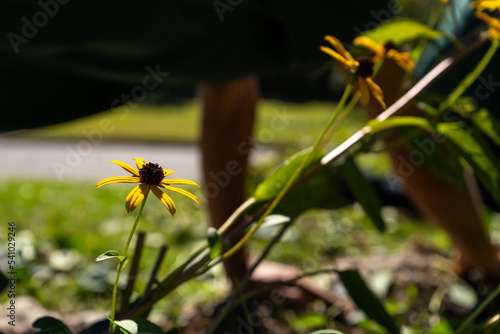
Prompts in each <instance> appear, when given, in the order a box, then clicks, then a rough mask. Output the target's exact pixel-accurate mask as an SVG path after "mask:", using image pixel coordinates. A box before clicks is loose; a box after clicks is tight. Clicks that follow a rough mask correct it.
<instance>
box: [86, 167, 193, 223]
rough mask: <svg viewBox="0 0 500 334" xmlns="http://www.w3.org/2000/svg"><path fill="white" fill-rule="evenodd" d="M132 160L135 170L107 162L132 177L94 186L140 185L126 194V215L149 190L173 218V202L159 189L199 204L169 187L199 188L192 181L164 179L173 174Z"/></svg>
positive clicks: (188, 195)
mask: <svg viewBox="0 0 500 334" xmlns="http://www.w3.org/2000/svg"><path fill="white" fill-rule="evenodd" d="M133 160H135V162H136V165H137V169H135V168H134V167H132V166H130V165H128V164H126V163H124V162H121V161H116V160H113V161H109V162H112V163H115V164H117V165H118V166H120V167H122V168H123V169H125V170H126V171H127V172H129V173H130V174H132V175H133V176H113V177H108V178H106V179H104V180H101V181H100V182H98V183H97V184H96V185H95V189H97V188H100V187H102V186H106V185H108V184H112V183H140V184H139V185H138V186H136V187H135V188H134V189H132V191H131V192H130V193H129V194H128V196H127V198H126V199H125V209H126V210H127V213H130V212H132V211H134V210H135V209H136V208H137V207H138V206H139V204H141V202H142V200H143V199H144V197H145V196H146V194H147V193H148V192H149V190H151V191H152V192H153V194H155V196H156V197H158V199H159V200H160V201H161V202H162V203H163V205H165V207H166V208H167V209H168V211H170V213H171V214H172V216H173V215H174V214H175V211H176V210H175V204H174V201H173V200H172V199H171V198H170V196H168V195H167V194H166V193H165V192H163V191H162V190H160V189H159V187H161V188H164V189H167V190H171V191H174V192H177V193H179V194H182V195H184V196H187V197H189V198H191V199H192V200H193V201H195V202H196V203H198V204H200V201H199V200H198V198H197V197H196V196H194V195H193V194H191V193H190V192H188V191H186V190H184V189H179V188H176V187H171V186H170V185H171V184H175V185H178V184H179V185H180V184H189V185H194V186H197V187H200V186H199V185H197V184H196V183H194V182H193V181H189V180H184V179H165V177H167V176H169V175H170V174H172V173H175V172H174V171H172V170H168V169H163V168H161V167H160V166H159V165H158V164H155V163H151V162H148V163H146V162H145V161H144V159H133Z"/></svg>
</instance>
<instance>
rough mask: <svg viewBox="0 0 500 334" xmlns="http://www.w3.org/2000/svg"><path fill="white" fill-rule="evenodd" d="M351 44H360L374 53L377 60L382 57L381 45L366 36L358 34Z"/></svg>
mask: <svg viewBox="0 0 500 334" xmlns="http://www.w3.org/2000/svg"><path fill="white" fill-rule="evenodd" d="M352 44H353V45H356V46H362V47H365V48H367V49H368V50H370V51H372V52H373V53H375V55H376V56H377V60H379V59H382V58H383V57H384V54H385V48H384V46H383V45H379V44H377V43H375V42H374V41H372V40H371V39H370V38H368V37H366V36H359V37H356V38H355V39H354V41H352Z"/></svg>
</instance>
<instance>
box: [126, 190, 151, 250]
mask: <svg viewBox="0 0 500 334" xmlns="http://www.w3.org/2000/svg"><path fill="white" fill-rule="evenodd" d="M148 195H149V191H148V192H147V193H146V195H144V199H143V200H142V203H141V206H140V207H139V211H138V212H137V216H136V217H135V221H134V225H133V226H132V230H131V231H130V234H129V236H128V239H127V243H126V244H125V249H124V250H123V256H125V257H126V256H127V251H128V248H129V246H130V242H131V241H132V237H133V236H134V234H135V230H136V229H137V225H139V218H141V215H142V210H144V205H145V204H146V200H147V199H148Z"/></svg>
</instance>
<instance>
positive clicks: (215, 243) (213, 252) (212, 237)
mask: <svg viewBox="0 0 500 334" xmlns="http://www.w3.org/2000/svg"><path fill="white" fill-rule="evenodd" d="M207 240H208V248H209V251H210V259H211V260H213V259H215V258H217V257H219V256H220V254H221V252H222V240H221V239H220V236H219V233H217V229H216V228H214V227H209V228H208V233H207Z"/></svg>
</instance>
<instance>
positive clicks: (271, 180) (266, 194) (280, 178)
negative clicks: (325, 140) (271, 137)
mask: <svg viewBox="0 0 500 334" xmlns="http://www.w3.org/2000/svg"><path fill="white" fill-rule="evenodd" d="M310 152H311V149H310V148H309V149H306V150H303V151H301V152H298V153H297V154H295V155H293V156H292V157H290V159H288V160H286V161H285V162H284V163H283V165H282V166H280V167H279V168H278V169H277V170H276V171H275V172H274V173H272V174H271V175H270V176H269V177H268V178H266V179H265V180H264V181H263V182H261V183H260V184H259V185H258V186H257V188H256V189H255V192H254V194H253V197H254V198H255V199H256V200H257V201H258V202H261V201H262V202H263V201H269V200H271V199H273V198H275V197H276V196H277V195H278V194H279V192H280V191H281V189H283V187H284V186H285V184H286V183H287V182H288V180H289V179H290V178H291V177H292V175H293V173H294V172H295V170H296V169H297V168H298V167H299V166H300V164H301V163H302V161H304V159H305V158H306V157H307V155H309V153H310ZM321 157H322V152H316V153H314V157H313V159H312V161H311V165H314V164H315V163H317V162H318V161H319V160H320V159H321ZM307 167H309V166H306V168H305V169H304V170H307Z"/></svg>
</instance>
